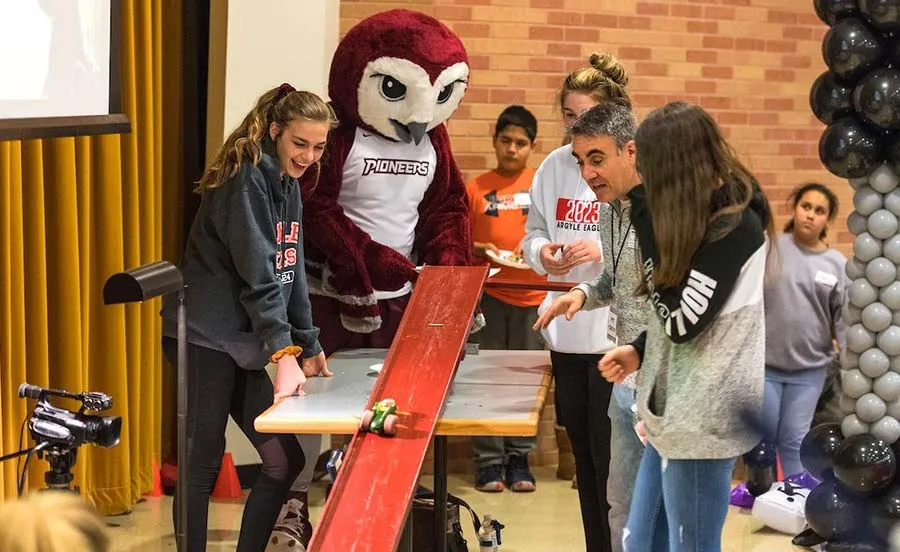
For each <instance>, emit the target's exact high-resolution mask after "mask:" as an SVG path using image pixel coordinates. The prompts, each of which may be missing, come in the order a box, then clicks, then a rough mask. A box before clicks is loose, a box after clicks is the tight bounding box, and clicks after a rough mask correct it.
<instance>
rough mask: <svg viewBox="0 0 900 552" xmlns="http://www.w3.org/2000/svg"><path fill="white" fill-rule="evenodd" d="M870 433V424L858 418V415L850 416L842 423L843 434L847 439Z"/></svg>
mask: <svg viewBox="0 0 900 552" xmlns="http://www.w3.org/2000/svg"><path fill="white" fill-rule="evenodd" d="M868 432H869V424H867V423H865V422H863V421H861V420H860V419H859V418H857V417H856V414H850V415H849V416H847V417H846V418H844V421H843V422H841V433H843V434H844V437H845V438H847V439H849V438H850V437H855V436H857V435H862V434H863V433H868Z"/></svg>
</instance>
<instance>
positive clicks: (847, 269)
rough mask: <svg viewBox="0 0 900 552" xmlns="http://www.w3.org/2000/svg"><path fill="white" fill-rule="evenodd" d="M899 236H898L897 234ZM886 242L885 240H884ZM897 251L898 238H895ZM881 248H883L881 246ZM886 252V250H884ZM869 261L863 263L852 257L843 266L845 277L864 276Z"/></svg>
mask: <svg viewBox="0 0 900 552" xmlns="http://www.w3.org/2000/svg"><path fill="white" fill-rule="evenodd" d="M898 238H900V236H898ZM885 243H887V242H885ZM897 245H898V252H900V239H898V240H897ZM882 249H884V248H883V247H882ZM885 253H886V252H885ZM868 264H869V263H864V262H862V261H860V260H859V259H857V258H856V257H852V258H851V259H850V260H849V261H847V264H846V265H845V266H844V274H846V275H847V278H850V280H858V279H860V278H865V277H866V266H867V265H868Z"/></svg>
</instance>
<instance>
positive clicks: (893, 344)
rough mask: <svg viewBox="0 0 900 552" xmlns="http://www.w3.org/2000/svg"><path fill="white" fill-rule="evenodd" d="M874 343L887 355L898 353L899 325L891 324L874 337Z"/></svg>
mask: <svg viewBox="0 0 900 552" xmlns="http://www.w3.org/2000/svg"><path fill="white" fill-rule="evenodd" d="M875 345H877V346H878V348H879V349H881V350H882V352H884V354H886V355H887V356H890V357H893V356H897V355H900V327H897V326H894V325H891V326H890V327H889V328H888V329H886V330H884V331H882V332H880V333H879V334H878V336H877V337H876V338H875Z"/></svg>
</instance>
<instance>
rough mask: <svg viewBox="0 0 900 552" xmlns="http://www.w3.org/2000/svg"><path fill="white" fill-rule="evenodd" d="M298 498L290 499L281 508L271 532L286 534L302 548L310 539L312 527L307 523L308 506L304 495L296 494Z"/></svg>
mask: <svg viewBox="0 0 900 552" xmlns="http://www.w3.org/2000/svg"><path fill="white" fill-rule="evenodd" d="M298 494H299V496H300V497H299V498H297V497H295V498H290V499H288V501H287V502H285V503H284V506H282V507H281V512H280V513H279V514H278V519H277V520H276V521H275V528H274V529H273V532H280V533H284V534H288V535H290V536H291V537H293V538H294V539H296V540H297V541H298V542H299V543H300V544H302V545H303V546H304V548H305V547H306V546H308V545H309V541H310V540H311V539H312V533H313V527H312V523H310V521H309V506H308V505H307V501H306V497H305V496H304V495H305V493H302V494H300V493H298Z"/></svg>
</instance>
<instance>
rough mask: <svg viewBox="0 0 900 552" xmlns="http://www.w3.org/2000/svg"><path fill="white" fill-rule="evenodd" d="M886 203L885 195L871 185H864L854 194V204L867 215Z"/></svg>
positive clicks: (862, 213) (859, 211)
mask: <svg viewBox="0 0 900 552" xmlns="http://www.w3.org/2000/svg"><path fill="white" fill-rule="evenodd" d="M883 205H884V197H883V196H882V195H881V194H879V193H878V192H876V191H875V190H873V189H872V188H871V187H870V186H863V187H861V188H860V189H858V190H856V192H855V193H854V194H853V206H854V207H855V208H856V211H857V212H858V213H859V214H860V215H862V216H864V217H867V216H869V215H871V214H872V213H874V212H875V211H877V210H879V209H881V207H882V206H883Z"/></svg>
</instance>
